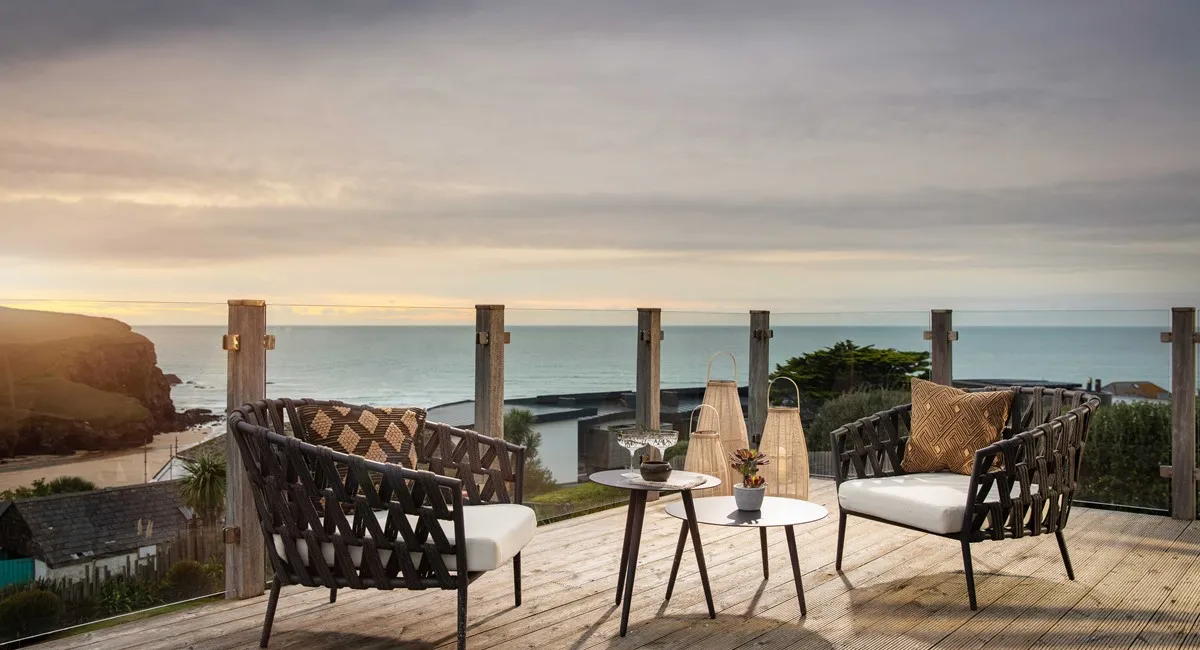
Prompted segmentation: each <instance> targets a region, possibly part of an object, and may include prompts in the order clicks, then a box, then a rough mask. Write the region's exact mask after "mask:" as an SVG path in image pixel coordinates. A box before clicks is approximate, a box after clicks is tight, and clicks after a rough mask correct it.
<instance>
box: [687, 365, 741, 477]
mask: <svg viewBox="0 0 1200 650" xmlns="http://www.w3.org/2000/svg"><path fill="white" fill-rule="evenodd" d="M722 354H728V355H729V358H730V359H732V360H733V379H732V380H730V379H713V378H712V364H713V361H714V360H716V358H717V357H719V356H721V355H722ZM706 379H707V382H706V383H705V386H704V404H707V405H708V406H711V407H712V410H713V411H714V412H715V413H714V414H710V413H709V412H708V411H701V412H700V423H699V424H698V425H697V427H699V428H700V429H702V430H704V431H716V432H717V433H719V434H720V435H721V446H722V447H724V449H725V453H726V454H731V453H733V452H734V451H736V450H738V449H743V448H746V447H749V446H750V438H749V437H748V436H747V435H746V418H745V416H743V415H742V398H741V396H739V395H738V385H737V357H734V356H733V354H731V353H729V352H718V353H716V354H714V355H713V356H712V358H710V359H709V360H708V375H707V377H706Z"/></svg>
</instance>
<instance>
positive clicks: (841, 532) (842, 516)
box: [833, 512, 846, 571]
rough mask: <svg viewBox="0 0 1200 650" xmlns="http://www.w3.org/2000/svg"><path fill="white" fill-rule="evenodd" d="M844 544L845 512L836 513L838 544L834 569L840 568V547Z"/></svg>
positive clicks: (839, 569)
mask: <svg viewBox="0 0 1200 650" xmlns="http://www.w3.org/2000/svg"><path fill="white" fill-rule="evenodd" d="M845 544H846V513H844V512H842V513H839V514H838V544H837V561H836V562H835V563H834V565H833V566H834V569H836V570H838V571H841V570H842V547H843V546H844V545H845Z"/></svg>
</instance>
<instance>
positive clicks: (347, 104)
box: [0, 0, 1200, 322]
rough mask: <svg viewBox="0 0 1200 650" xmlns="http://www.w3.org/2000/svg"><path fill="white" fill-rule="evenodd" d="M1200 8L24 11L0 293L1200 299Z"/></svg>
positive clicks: (497, 2) (515, 304) (429, 299)
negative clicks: (1198, 29)
mask: <svg viewBox="0 0 1200 650" xmlns="http://www.w3.org/2000/svg"><path fill="white" fill-rule="evenodd" d="M1198 24H1200V3H1196V2H1194V1H1192V0H1177V1H1173V2H1167V1H1156V0H1136V1H1129V0H1120V1H1114V2H1110V1H1106V0H1078V1H1056V0H1036V1H1028V2H1021V1H1014V2H1003V3H999V2H984V1H982V0H981V1H951V0H946V1H944V2H923V1H911V0H910V1H906V2H903V3H898V2H891V1H886V2H885V1H883V0H879V1H877V2H836V3H835V2H821V3H818V2H796V1H786V2H785V1H770V2H767V1H752V0H744V1H738V2H732V1H726V2H712V1H709V0H677V1H671V2H665V1H664V2H654V1H650V0H637V1H626V0H607V1H605V2H594V1H588V2H583V1H575V0H554V1H551V0H543V1H517V0H488V1H486V2H483V1H480V2H460V1H455V0H449V1H446V0H443V1H439V2H432V1H430V2H383V1H371V2H354V1H349V0H347V1H342V2H338V3H327V2H323V1H318V0H278V1H271V2H266V1H246V0H227V1H226V0H210V1H205V0H193V1H192V2H150V1H135V0H87V1H82V0H77V1H67V0H40V1H38V2H28V1H26V0H0V304H10V305H25V304H39V303H26V302H23V301H26V300H30V299H37V300H42V301H46V302H44V303H40V304H44V305H52V306H58V307H62V308H70V305H71V304H76V305H79V304H82V303H73V301H80V300H84V301H88V302H87V303H86V304H87V305H88V306H87V308H86V310H90V311H91V312H98V313H99V312H109V313H115V314H125V315H129V314H131V313H132V315H133V318H134V319H135V320H140V321H142V322H158V321H161V322H177V321H178V322H182V321H186V320H187V319H188V318H190V317H191V316H190V314H193V313H198V312H203V311H205V310H206V309H207V310H209V311H211V312H212V313H219V312H220V309H219V307H213V308H211V309H210V308H207V307H188V306H182V305H147V304H141V305H140V306H136V307H134V306H130V305H131V304H132V303H108V302H106V301H145V302H147V303H152V302H157V301H172V302H180V301H183V302H196V303H214V304H220V303H223V302H224V301H225V300H227V299H229V298H262V299H266V300H268V302H269V303H271V304H288V305H383V306H388V305H391V306H422V307H430V308H437V309H430V310H427V311H425V312H421V313H423V314H425V315H426V316H429V315H431V314H434V313H435V312H436V313H440V314H445V313H448V312H447V311H446V308H463V307H467V308H469V307H471V306H472V305H474V304H477V303H500V304H506V305H508V306H509V307H510V308H525V309H588V310H629V309H632V308H634V307H639V306H648V307H663V308H666V309H674V310H687V311H697V312H708V311H720V312H744V311H745V310H747V309H769V310H772V311H774V312H855V313H862V312H878V311H913V312H920V311H922V310H928V309H930V308H953V309H956V310H976V311H979V310H983V311H992V312H1005V311H1012V310H1035V311H1036V310H1061V309H1068V310H1070V309H1105V310H1134V309H1163V308H1166V307H1170V306H1172V305H1197V304H1198V303H1200V283H1198V282H1197V279H1198V278H1200V254H1198V253H1197V251H1200V39H1198V38H1196V33H1195V28H1196V26H1197V25H1198ZM64 306H65V307H64ZM292 309H293V310H301V311H302V310H306V309H307V310H309V311H310V312H311V313H312V314H318V315H324V316H325V317H327V318H330V319H334V318H343V317H345V318H350V319H353V318H355V316H353V314H354V313H355V310H351V309H340V308H337V309H335V308H322V307H312V308H292ZM81 310H85V309H82V308H81ZM418 311H420V310H409V311H403V310H393V312H394V313H396V314H401V316H399V318H401V319H403V318H407V317H408V316H404V315H403V314H409V315H411V314H416V313H417V312H418ZM456 313H461V314H466V315H467V316H469V314H470V312H469V311H462V312H456ZM580 313H581V314H582V313H584V312H580ZM580 318H584V319H585V320H586V316H581V317H580ZM417 320H420V318H417Z"/></svg>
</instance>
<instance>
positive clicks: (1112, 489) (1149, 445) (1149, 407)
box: [1078, 402, 1171, 509]
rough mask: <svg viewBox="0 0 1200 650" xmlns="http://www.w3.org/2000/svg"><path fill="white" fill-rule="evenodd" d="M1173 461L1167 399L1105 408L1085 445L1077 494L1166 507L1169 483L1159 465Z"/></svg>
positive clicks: (1094, 421)
mask: <svg viewBox="0 0 1200 650" xmlns="http://www.w3.org/2000/svg"><path fill="white" fill-rule="evenodd" d="M1170 464H1171V404H1170V403H1169V402H1117V403H1114V404H1111V405H1109V406H1103V407H1101V408H1100V410H1099V411H1097V412H1096V415H1095V417H1094V418H1093V419H1092V426H1091V430H1090V431H1089V433H1088V439H1087V441H1086V443H1085V444H1084V448H1083V463H1082V468H1081V469H1080V477H1079V494H1078V498H1079V499H1081V500H1083V501H1094V502H1100V503H1113V504H1119V505H1132V506H1141V507H1146V508H1158V509H1166V508H1167V507H1168V506H1169V505H1170V493H1171V482H1170V481H1168V480H1166V479H1163V478H1161V477H1160V476H1159V467H1160V466H1162V465H1170Z"/></svg>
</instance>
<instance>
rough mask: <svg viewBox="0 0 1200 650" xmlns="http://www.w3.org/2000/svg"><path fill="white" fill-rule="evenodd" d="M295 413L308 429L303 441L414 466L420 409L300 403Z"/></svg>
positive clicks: (422, 414)
mask: <svg viewBox="0 0 1200 650" xmlns="http://www.w3.org/2000/svg"><path fill="white" fill-rule="evenodd" d="M296 412H297V413H298V414H299V415H300V421H301V422H303V423H304V428H305V429H306V430H307V432H308V438H309V439H308V440H305V442H310V443H312V444H314V445H321V446H323V447H329V448H330V449H333V450H335V451H340V452H342V453H346V454H354V455H355V456H362V457H363V458H368V459H370V460H374V461H378V462H381V463H396V464H400V465H403V466H404V467H408V468H410V469H412V468H416V466H417V445H418V444H420V443H419V440H420V436H421V430H422V428H423V427H424V426H425V411H424V409H419V408H391V407H384V408H357V407H350V406H301V407H298V408H297V409H296Z"/></svg>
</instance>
